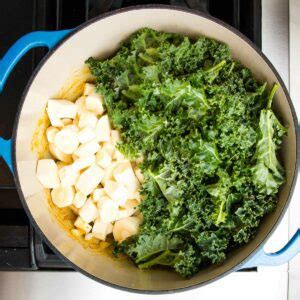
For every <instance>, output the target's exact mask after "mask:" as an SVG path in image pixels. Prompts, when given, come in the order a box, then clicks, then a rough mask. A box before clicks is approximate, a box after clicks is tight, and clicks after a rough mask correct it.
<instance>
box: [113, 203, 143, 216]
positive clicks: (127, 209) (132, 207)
mask: <svg viewBox="0 0 300 300" xmlns="http://www.w3.org/2000/svg"><path fill="white" fill-rule="evenodd" d="M138 205H139V202H138V201H137V200H127V201H126V203H125V205H124V207H120V208H119V212H118V220H119V219H123V218H127V217H131V216H132V215H133V214H134V213H135V212H136V211H137V209H138Z"/></svg>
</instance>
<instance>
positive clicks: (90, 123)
mask: <svg viewBox="0 0 300 300" xmlns="http://www.w3.org/2000/svg"><path fill="white" fill-rule="evenodd" d="M97 122H98V118H97V117H96V116H95V115H94V114H93V113H92V112H90V111H84V112H83V113H82V114H81V115H80V117H79V122H78V127H79V128H85V127H90V128H95V127H96V125H97Z"/></svg>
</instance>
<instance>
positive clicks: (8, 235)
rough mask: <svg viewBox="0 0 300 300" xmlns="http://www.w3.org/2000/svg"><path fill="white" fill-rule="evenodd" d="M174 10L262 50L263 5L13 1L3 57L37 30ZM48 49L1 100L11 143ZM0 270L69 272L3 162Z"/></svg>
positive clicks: (4, 14) (205, 0) (210, 0)
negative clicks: (153, 7)
mask: <svg viewBox="0 0 300 300" xmlns="http://www.w3.org/2000/svg"><path fill="white" fill-rule="evenodd" d="M150 3H152V4H172V5H178V6H183V7H188V8H192V9H196V10H200V11H203V12H205V13H207V14H210V15H212V16H214V17H217V18H219V19H221V20H223V21H225V22H226V23H228V24H230V25H232V26H234V27H235V28H236V29H238V30H240V31H241V32H242V33H244V34H245V35H246V36H247V37H248V38H249V39H251V40H252V41H253V42H254V43H255V44H256V45H257V46H259V47H261V33H262V20H261V0H247V1H243V0H223V1H219V0H169V1H167V0H164V1H138V0H85V1H72V0H56V1H52V0H31V1H29V0H28V1H23V0H14V1H0V12H1V18H0V28H1V29H0V41H1V43H0V57H1V56H2V55H3V54H4V53H5V51H6V50H7V49H8V48H9V47H10V46H11V45H12V44H13V43H14V42H15V41H16V40H17V39H18V38H19V37H21V36H22V35H24V34H26V33H28V32H30V31H33V30H60V29H66V28H73V27H76V26H78V25H79V24H82V23H83V22H85V21H87V20H89V19H91V18H94V17H96V16H98V15H100V14H102V13H104V12H107V11H112V10H115V9H118V8H122V7H127V6H131V5H136V4H150ZM45 54H46V50H45V49H36V50H32V51H30V52H29V53H28V54H27V55H26V56H25V57H24V58H23V59H22V60H21V62H20V63H19V64H18V65H17V66H16V68H15V69H14V71H13V72H12V74H11V76H10V78H9V79H8V81H7V84H6V87H5V89H4V92H3V93H2V94H0V136H2V137H5V138H9V137H10V136H11V134H12V129H13V121H14V118H15V115H16V111H17V107H18V104H19V100H20V97H21V95H22V92H23V90H24V88H25V86H26V83H27V82H28V80H29V77H30V75H31V73H32V71H33V70H34V68H35V67H36V66H37V64H38V63H39V61H40V60H41V59H42V58H43V56H44V55H45ZM0 170H1V172H0V270H47V269H49V270H55V269H56V270H57V269H67V268H68V265H67V264H66V263H65V262H63V261H62V260H60V259H59V258H58V257H57V256H56V255H55V254H54V253H53V252H52V251H51V250H50V249H49V248H48V247H47V245H46V244H45V243H44V242H43V241H42V239H41V238H40V237H39V236H38V235H37V234H36V233H35V231H34V229H33V228H32V227H31V225H30V223H29V220H28V218H27V216H26V214H25V211H24V210H23V208H22V205H21V203H20V200H19V197H18V194H17V191H16V188H15V185H14V181H13V177H12V176H11V174H10V173H9V171H8V168H7V167H6V165H5V163H4V162H3V161H2V160H1V161H0Z"/></svg>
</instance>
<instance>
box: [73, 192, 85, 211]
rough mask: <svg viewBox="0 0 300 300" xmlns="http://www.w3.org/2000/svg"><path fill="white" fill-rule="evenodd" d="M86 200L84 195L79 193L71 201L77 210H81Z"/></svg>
mask: <svg viewBox="0 0 300 300" xmlns="http://www.w3.org/2000/svg"><path fill="white" fill-rule="evenodd" d="M86 199H87V196H86V195H83V194H82V193H80V192H77V193H76V194H75V196H74V199H73V205H74V206H75V207H77V208H81V207H82V206H83V205H84V203H85V201H86Z"/></svg>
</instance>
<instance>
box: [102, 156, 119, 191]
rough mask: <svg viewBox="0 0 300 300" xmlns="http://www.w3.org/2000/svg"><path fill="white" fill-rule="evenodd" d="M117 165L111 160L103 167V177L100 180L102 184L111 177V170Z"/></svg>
mask: <svg viewBox="0 0 300 300" xmlns="http://www.w3.org/2000/svg"><path fill="white" fill-rule="evenodd" d="M117 165H118V163H117V162H112V163H111V164H110V165H109V167H108V168H106V169H105V174H104V177H103V178H102V180H101V183H102V185H105V183H106V181H107V180H111V179H113V171H114V169H115V167H116V166H117Z"/></svg>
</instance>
